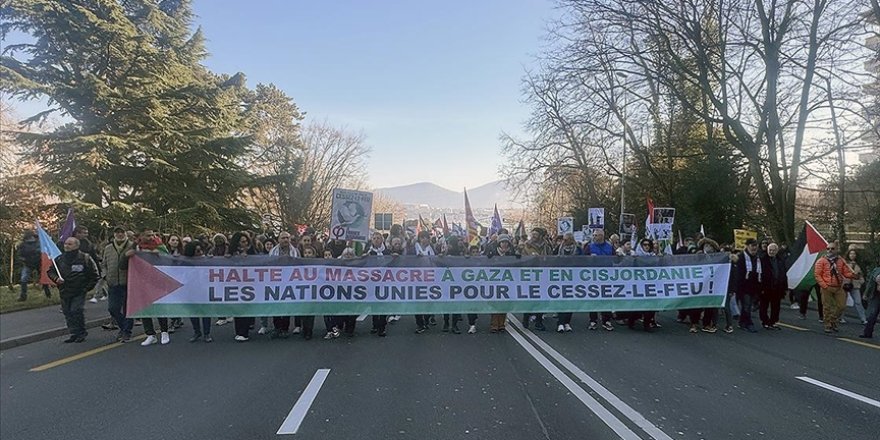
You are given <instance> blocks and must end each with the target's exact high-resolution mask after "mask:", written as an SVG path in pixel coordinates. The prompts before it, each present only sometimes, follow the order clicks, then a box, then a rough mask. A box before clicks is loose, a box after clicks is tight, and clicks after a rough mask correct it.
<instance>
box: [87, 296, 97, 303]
mask: <svg viewBox="0 0 880 440" xmlns="http://www.w3.org/2000/svg"><path fill="white" fill-rule="evenodd" d="M89 302H90V303H92V304H97V303H98V298H95V297H94V296H93V297H92V299H90V300H89Z"/></svg>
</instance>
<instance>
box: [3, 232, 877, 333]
mask: <svg viewBox="0 0 880 440" xmlns="http://www.w3.org/2000/svg"><path fill="white" fill-rule="evenodd" d="M521 235H523V236H521V237H520V236H516V235H511V234H510V233H509V232H508V230H506V229H501V230H500V231H499V232H498V233H497V234H493V235H492V236H491V237H489V238H487V239H483V240H482V241H481V242H480V243H479V244H469V243H467V242H466V240H465V239H464V238H462V237H459V236H456V235H451V236H448V237H444V236H443V235H442V234H436V235H435V234H433V233H431V232H428V231H422V232H419V233H417V234H416V233H413V232H411V231H407V230H405V229H404V228H403V227H402V226H401V225H394V226H393V227H392V228H391V230H390V232H388V233H380V232H375V233H373V235H372V236H371V238H370V241H369V242H368V243H366V244H363V243H357V242H346V241H344V240H331V239H329V238H328V237H327V236H326V234H316V233H315V232H314V231H313V230H311V229H306V230H305V231H302V233H297V232H287V231H282V232H280V233H277V234H275V233H254V232H251V231H239V232H235V233H231V234H221V233H218V234H214V235H213V236H210V237H209V236H208V235H198V236H190V235H176V234H158V233H157V232H156V231H154V230H153V229H151V228H143V229H141V230H140V231H138V232H134V231H132V230H130V229H127V228H124V227H121V226H117V227H115V228H113V230H112V237H110V238H109V240H106V242H104V243H101V244H100V245H93V244H92V243H91V241H90V239H89V231H88V229H86V228H84V227H77V228H76V230H75V231H74V235H73V236H72V237H69V238H67V239H66V240H64V241H63V242H62V243H60V247H62V248H63V253H62V255H61V256H59V257H58V258H56V259H55V261H54V263H53V264H52V266H51V268H50V269H49V271H48V273H47V274H46V275H48V277H49V279H51V280H52V282H53V283H54V284H55V285H56V286H57V287H58V291H59V294H60V297H61V305H62V311H63V313H64V316H65V319H66V321H67V325H68V328H69V330H70V337H69V338H68V339H66V340H65V341H64V342H82V341H83V340H85V337H86V335H87V333H86V329H85V320H84V318H83V309H84V303H85V300H86V295H87V293H88V292H90V291H94V293H93V296H92V298H91V299H90V300H89V301H90V302H94V303H96V302H98V301H101V300H106V301H107V303H108V310H109V312H110V315H111V317H112V323H110V324H107V325H105V326H104V329H105V330H116V331H118V333H117V340H118V341H120V342H128V341H130V340H131V338H132V330H133V327H134V326H136V325H142V326H143V329H144V333H145V334H146V338H145V339H144V341H143V342H142V343H141V345H143V346H148V345H153V344H157V343H158V344H168V343H169V342H170V341H171V337H170V334H172V333H174V332H175V331H176V330H177V329H179V328H181V327H183V326H184V323H183V320H182V319H179V318H174V317H166V318H158V319H156V322H158V325H159V332H158V334H157V332H156V328H155V323H154V322H153V319H151V318H144V319H141V320H134V319H131V318H128V317H126V298H127V294H128V286H127V270H128V261H129V258H130V257H131V256H132V255H134V253H135V252H137V251H146V252H158V253H163V254H168V255H171V256H180V257H190V258H210V257H224V256H246V255H259V254H267V255H275V256H279V255H285V256H290V257H295V258H339V259H349V258H359V257H362V256H368V255H374V256H395V255H417V256H432V255H448V256H471V257H478V256H486V257H490V258H491V257H503V256H530V255H556V256H589V255H597V256H615V255H616V256H621V257H628V256H631V257H634V258H642V257H651V256H656V255H658V252H660V250H659V246H658V243H655V242H654V241H653V240H651V239H649V238H643V239H642V240H640V241H637V242H636V241H633V242H630V241H624V242H621V240H620V238H619V236H618V235H617V234H614V235H612V236H611V237H609V239H608V240H606V238H605V233H604V231H602V230H594V231H593V232H592V236H591V237H590V238H589V239H588V240H587V241H586V242H585V243H578V242H577V241H575V239H574V236H573V235H572V234H570V233H569V234H565V235H560V236H556V237H553V236H550V235H549V234H548V233H547V231H546V230H545V229H543V228H533V229H532V230H531V231H530V233H529V234H528V235H527V236H526V235H525V234H521ZM826 251H827V252H826V254H825V256H823V257H821V258H820V259H819V260H818V261H817V262H816V265H815V278H816V281H817V283H816V285H815V286H814V289H815V290H816V293H817V294H816V295H815V297H816V299H817V301H818V314H819V320H820V321H821V322H822V323H823V325H824V331H825V332H826V333H834V332H837V331H838V324H840V323H844V322H845V320H844V318H843V311H844V309H845V308H846V304H847V298H849V299H850V301H851V302H852V304H853V307H854V309H855V310H856V312H857V314H858V317H859V319H860V321H861V323H862V324H863V325H864V330H863V332H862V334H861V335H860V337H862V338H871V337H872V336H873V329H874V326H875V323H876V321H877V316H878V310H880V293H878V289H880V264H877V262H876V261H874V262H873V265H872V269H871V270H870V271H864V270H863V269H862V267H861V266H860V264H859V262H858V261H857V260H858V254H857V250H855V249H849V250H848V251H847V252H846V254H845V255H841V249H839V244H838V243H836V242H832V243H829V245H828V247H827V250H826ZM715 252H729V255H730V264H731V271H730V280H729V284H728V285H729V289H728V291H729V293H728V296H727V298H726V300H725V302H724V306H723V307H721V308H701V309H688V310H679V311H678V315H677V318H676V321H677V322H680V323H684V324H687V325H689V331H690V332H691V333H699V332H701V331H702V332H706V333H715V332H717V331H718V325H719V316H720V315H721V314H723V316H724V327H723V329H722V330H723V331H724V332H725V333H732V332H733V331H734V326H735V325H736V326H737V327H739V328H740V329H742V330H744V331H747V332H752V333H754V332H757V331H758V330H757V328H756V327H757V326H756V324H755V322H754V320H753V318H752V315H753V313H755V312H757V313H758V318H759V320H760V324H761V326H762V327H763V328H764V329H765V330H771V331H772V330H780V329H781V327H780V325H779V315H780V308H781V303H782V300H783V299H784V298H785V297H786V294H788V298H789V301H790V302H791V307H792V308H793V309H794V308H796V309H798V310H799V313H800V318H801V319H806V313H807V306H808V302H809V300H810V297H811V295H810V292H799V291H790V290H789V289H788V282H787V279H786V272H787V269H788V268H787V266H786V258H787V257H788V255H787V250H786V248H785V246H780V245H778V244H776V243H773V242H771V241H770V240H763V241H761V242H760V243H759V242H758V241H757V240H755V239H749V240H748V241H746V244H745V249H744V250H742V251H735V250H734V249H732V248H731V246H721V245H719V244H718V243H717V242H716V241H714V240H712V239H711V238H708V237H702V236H697V237H696V238H694V239H687V240H686V241H684V242H682V243H680V244H679V246H678V248H677V249H676V250H675V253H676V254H687V253H715ZM18 257H19V260H20V263H21V279H20V283H21V296H20V298H19V299H20V300H22V301H24V300H26V299H27V292H28V291H27V286H28V283H29V282H31V281H37V280H39V278H40V276H39V273H40V245H39V242H38V239H37V237H36V235H35V234H34V233H33V232H30V231H28V232H26V233H25V234H24V236H23V241H22V243H21V244H20V245H19V248H18ZM43 293H44V294H45V295H46V296H47V297H49V296H51V290H50V288H49V286H48V285H43ZM291 318H293V319H291ZM466 318H467V326H468V328H467V330H466V331H467V333H469V334H473V333H476V332H477V320H478V315H477V314H467V315H466ZM553 318H555V320H556V330H557V331H558V332H560V333H566V332H571V331H573V328H572V318H573V314H572V313H558V314H553V315H550V314H542V313H526V314H524V316H523V324H524V325H525V326H526V327H527V328H528V327H532V326H533V327H534V328H535V329H536V330H545V329H546V326H545V319H553ZM399 320H400V316H383V315H374V316H372V318H371V323H372V328H371V333H373V334H376V335H378V336H385V335H386V334H387V328H388V324H389V323H395V322H397V321H399ZM462 320H463V317H462V316H461V315H460V314H445V315H443V316H442V331H443V332H451V333H455V334H459V333H461V332H462V330H461V328H460V327H459V323H460V322H461V321H462ZM291 321H293V322H292V326H293V327H292V328H291ZM414 321H415V332H416V333H419V334H421V333H424V332H427V331H429V330H430V329H431V328H432V327H434V326H437V325H439V324H438V319H437V317H435V316H434V315H415V316H414ZM228 322H233V325H234V327H235V340H236V341H239V342H246V341H248V340H250V338H251V331H252V330H254V329H255V328H256V329H257V330H256V333H257V334H258V335H266V336H267V337H268V338H270V339H285V338H288V337H290V335H296V334H298V335H301V336H302V337H303V338H305V339H311V338H312V337H313V334H314V333H313V332H314V326H315V317H314V316H295V317H290V316H276V317H262V318H260V320H259V326H258V325H257V320H256V319H255V318H252V317H251V318H247V317H242V318H234V319H232V318H230V319H227V318H226V317H219V318H218V319H216V321H215V320H214V319H212V318H190V324H191V325H192V329H193V330H192V335H191V337H190V338H189V341H190V342H198V341H204V342H212V341H213V337H212V336H211V328H212V326H219V325H225V324H227V323H228ZM356 322H357V319H356V317H355V316H325V317H324V326H325V334H324V338H325V339H335V338H338V337H340V336H341V335H343V334H344V335H346V336H348V337H351V336H354V334H355V325H356ZM505 324H506V318H505V315H504V314H492V315H491V316H490V318H489V331H490V332H491V333H498V332H503V331H505ZM615 325H626V326H627V327H629V328H631V329H632V328H635V327H636V326H637V325H640V326H641V328H642V329H643V330H645V331H649V332H650V331H653V329H656V328H659V327H660V323H658V322H657V320H656V313H655V312H654V311H640V312H619V313H613V312H591V313H589V314H588V323H587V325H586V329H588V330H597V329H599V328H602V329H604V330H606V331H613V330H614V329H615Z"/></svg>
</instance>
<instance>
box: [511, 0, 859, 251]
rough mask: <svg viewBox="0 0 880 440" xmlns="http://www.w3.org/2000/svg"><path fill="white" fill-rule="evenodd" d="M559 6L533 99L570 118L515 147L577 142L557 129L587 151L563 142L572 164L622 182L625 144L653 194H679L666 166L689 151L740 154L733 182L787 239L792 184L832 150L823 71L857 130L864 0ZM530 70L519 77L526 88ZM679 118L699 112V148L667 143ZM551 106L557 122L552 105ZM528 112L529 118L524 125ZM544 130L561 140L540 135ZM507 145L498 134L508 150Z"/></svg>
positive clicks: (535, 152) (595, 1) (847, 127)
mask: <svg viewBox="0 0 880 440" xmlns="http://www.w3.org/2000/svg"><path fill="white" fill-rule="evenodd" d="M559 3H560V6H561V7H562V8H563V9H564V11H565V14H563V19H561V20H560V21H559V22H558V23H556V25H555V26H554V28H553V32H552V37H553V42H554V43H555V44H554V45H553V46H551V47H552V49H551V50H550V51H548V52H547V53H546V54H545V58H546V64H545V66H544V70H545V71H546V72H545V73H544V74H543V75H544V76H543V77H542V76H538V77H539V78H551V79H552V80H553V86H552V87H547V86H543V87H541V89H540V91H541V93H535V95H537V96H550V98H552V99H550V100H545V99H543V98H542V101H541V102H540V103H539V104H540V107H542V108H544V109H552V108H554V107H557V108H561V109H564V110H566V112H565V115H564V116H565V118H564V119H565V120H566V121H567V124H568V125H566V124H561V123H560V122H559V121H555V120H554V121H552V123H547V119H548V118H544V119H543V121H541V122H540V123H539V124H538V125H539V126H540V127H541V128H538V129H533V130H531V132H532V133H534V134H536V135H535V139H536V142H534V143H527V142H519V143H518V144H519V145H520V151H526V152H529V153H530V154H531V155H532V157H539V158H540V157H542V156H541V154H542V153H543V152H544V151H550V150H551V148H559V144H561V143H562V142H560V141H559V140H560V139H562V140H563V141H564V142H566V143H568V144H571V140H570V139H572V138H571V137H566V136H564V135H565V134H568V133H576V134H577V137H576V139H577V140H578V141H579V145H591V146H593V148H594V149H596V151H591V149H587V148H581V150H580V151H577V150H571V151H574V153H575V154H579V153H581V152H582V153H583V155H580V157H579V158H578V160H582V159H583V158H586V159H587V160H596V159H599V160H602V159H604V161H605V164H604V169H605V170H606V171H607V172H608V174H610V175H612V176H620V178H624V179H626V178H627V177H628V176H621V172H620V171H621V170H619V169H618V168H619V167H618V165H617V164H619V163H621V160H620V159H619V158H620V154H621V153H622V149H623V145H624V142H623V141H622V139H626V146H627V147H628V149H629V150H630V152H631V153H632V158H631V160H632V161H633V163H634V164H635V165H637V166H638V167H640V169H641V170H643V171H645V172H646V173H648V174H650V175H653V176H654V184H655V185H656V186H657V187H658V188H657V189H659V190H660V191H661V192H666V193H667V196H668V197H667V198H668V199H669V200H674V197H675V191H676V190H677V189H676V188H677V185H675V182H674V179H675V178H676V174H675V173H671V174H670V173H669V171H674V170H675V164H676V162H679V161H680V160H681V159H682V157H683V156H685V157H686V156H687V155H691V154H709V153H711V152H712V149H713V148H715V147H716V146H717V145H719V143H722V142H723V143H725V144H727V145H729V146H730V147H731V148H733V149H734V151H736V153H737V155H738V157H733V156H731V160H733V162H731V166H733V167H738V166H739V163H740V162H739V161H740V160H741V161H742V164H743V165H744V166H745V169H744V173H745V174H744V176H743V177H744V179H742V181H743V182H744V183H746V184H747V185H749V186H751V187H752V188H753V189H754V194H755V196H756V197H757V200H758V202H759V207H760V209H761V210H762V211H763V212H764V220H765V223H766V224H768V225H769V226H770V230H771V232H772V233H773V234H774V235H775V236H777V237H778V238H779V239H781V240H784V241H789V242H790V241H793V239H794V236H793V235H794V231H795V201H796V197H797V189H798V187H799V185H801V184H802V183H803V182H802V179H803V178H804V176H809V175H811V173H813V172H818V171H816V169H817V168H821V167H822V166H823V165H821V164H822V162H823V160H825V159H826V158H828V157H829V156H832V155H833V154H834V153H835V152H836V150H835V149H834V148H829V146H832V147H833V145H828V144H829V143H828V142H824V143H823V142H822V139H824V138H827V137H832V136H833V133H834V131H833V130H832V128H831V127H830V126H829V124H828V122H829V121H830V110H831V105H830V103H829V99H828V96H829V94H827V93H823V92H822V90H817V88H818V87H819V85H824V83H825V82H826V80H828V81H830V84H831V87H833V88H834V93H833V96H834V100H835V102H834V108H835V111H836V113H837V114H836V118H837V127H836V129H837V130H838V131H840V132H844V133H845V132H847V131H849V132H853V131H858V130H862V131H864V124H863V123H862V122H863V120H864V112H863V111H862V110H863V109H862V104H861V103H860V102H859V101H860V100H859V99H858V95H859V93H861V92H860V86H861V84H864V83H865V82H867V80H868V79H869V77H868V76H867V75H866V73H865V72H864V70H863V69H862V68H861V64H862V63H863V62H864V61H865V60H866V59H867V55H868V51H866V50H864V47H863V46H862V44H861V41H863V40H864V38H863V37H864V35H865V34H866V29H865V16H864V14H863V12H864V11H863V9H864V4H863V3H861V2H859V1H857V0H835V1H831V0H778V1H776V0H774V1H771V2H766V1H764V0H679V1H668V0H640V1H636V0H560V1H559ZM533 77H534V76H530V77H529V78H528V79H527V83H534V82H535V81H533V80H532V78H533ZM538 84H539V85H543V83H542V82H538ZM548 91H549V94H548ZM560 96H561V97H562V98H561V99H557V98H558V97H560ZM545 101H547V102H545ZM555 101H559V102H561V103H562V105H556V103H555ZM548 103H549V104H551V105H548ZM674 114H679V115H681V114H691V115H695V116H696V117H697V118H698V121H700V122H702V124H703V127H704V128H703V130H702V134H700V135H698V136H697V138H698V139H702V143H703V146H702V148H701V149H702V150H703V151H697V152H689V151H687V150H681V149H680V148H677V147H676V146H675V145H673V140H674V139H675V134H676V133H675V130H676V123H675V121H673V120H672V115H674ZM549 115H550V116H551V117H552V118H551V119H558V118H556V115H555V114H553V112H552V111H551V112H550V113H549ZM534 121H536V118H535V117H534V115H533V119H532V120H531V121H530V123H534ZM689 126H690V124H687V125H686V126H685V127H689ZM571 127H575V128H574V129H572V128H571ZM545 130H550V132H552V133H554V134H557V133H561V134H562V136H559V135H557V136H556V137H553V138H551V139H553V141H552V142H547V141H542V139H545V138H546V136H544V133H545ZM643 130H647V132H648V135H647V136H646V135H645V134H644V133H643V132H642V131H643ZM689 130H692V129H689ZM844 137H845V138H847V139H858V138H860V137H861V136H860V135H859V134H857V133H850V134H848V135H846V136H844ZM831 144H833V142H831ZM509 145H512V143H511V142H510V141H509V139H506V142H505V148H508V149H509ZM526 147H528V148H526ZM663 147H666V148H667V151H666V154H665V157H663V159H662V160H658V159H659V158H660V157H658V156H657V151H658V149H659V148H663ZM539 150H540V151H539ZM554 157H558V155H556V156H554ZM627 162H628V163H629V161H627ZM573 163H576V162H573ZM810 167H815V168H813V169H811V168H810ZM514 170H515V168H514ZM628 174H629V173H628ZM746 177H747V178H746ZM755 208H757V207H755Z"/></svg>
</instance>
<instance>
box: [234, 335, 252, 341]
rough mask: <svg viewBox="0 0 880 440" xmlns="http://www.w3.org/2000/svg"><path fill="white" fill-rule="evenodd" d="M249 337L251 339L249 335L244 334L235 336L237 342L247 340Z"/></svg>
mask: <svg viewBox="0 0 880 440" xmlns="http://www.w3.org/2000/svg"><path fill="white" fill-rule="evenodd" d="M248 339H249V338H248V337H247V336H242V335H236V336H235V340H236V341H237V342H247V341H248Z"/></svg>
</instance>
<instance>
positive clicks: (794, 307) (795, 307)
mask: <svg viewBox="0 0 880 440" xmlns="http://www.w3.org/2000/svg"><path fill="white" fill-rule="evenodd" d="M789 308H790V309H792V310H797V309H799V308H801V306H799V305H797V304H792V305H791V307H789Z"/></svg>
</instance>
